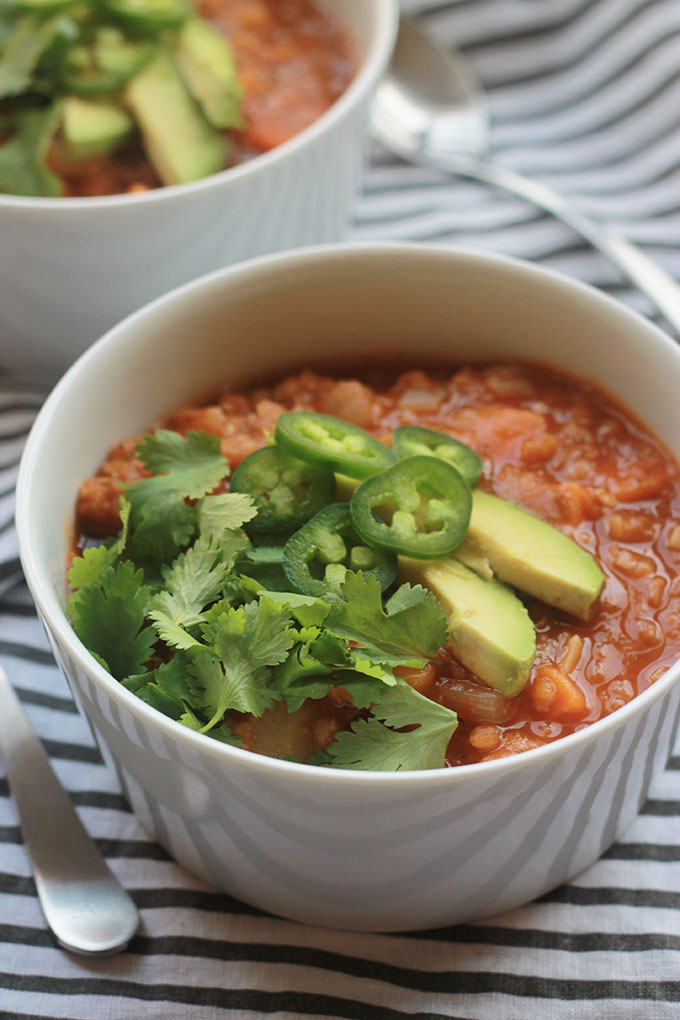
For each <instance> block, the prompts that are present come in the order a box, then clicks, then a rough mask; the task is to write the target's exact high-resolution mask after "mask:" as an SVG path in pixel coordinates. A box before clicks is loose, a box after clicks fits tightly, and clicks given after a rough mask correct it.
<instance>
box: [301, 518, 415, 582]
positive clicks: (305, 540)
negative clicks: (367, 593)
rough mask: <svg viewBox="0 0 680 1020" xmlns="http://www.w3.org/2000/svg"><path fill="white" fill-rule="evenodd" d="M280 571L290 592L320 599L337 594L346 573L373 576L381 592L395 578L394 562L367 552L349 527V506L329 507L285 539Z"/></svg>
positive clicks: (392, 558) (389, 556) (387, 556)
mask: <svg viewBox="0 0 680 1020" xmlns="http://www.w3.org/2000/svg"><path fill="white" fill-rule="evenodd" d="M283 570H284V573H285V575H286V577H287V578H288V582H289V584H290V585H291V587H292V589H293V591H296V592H299V593H300V594H301V595H312V596H314V597H316V598H324V597H326V596H327V595H328V594H329V593H331V594H334V595H339V594H340V586H341V584H342V582H343V581H344V579H345V576H346V574H347V571H348V570H362V571H363V572H364V573H369V574H374V575H375V576H376V577H377V579H378V581H379V583H380V588H381V590H382V591H385V590H386V589H387V588H389V586H390V585H391V584H392V583H393V582H394V579H395V577H396V574H397V558H396V556H394V555H392V554H391V553H386V552H382V551H380V550H377V549H370V548H367V546H365V545H364V544H363V542H362V541H361V539H360V538H359V536H358V535H357V533H356V531H355V530H354V527H353V526H352V516H351V513H350V509H349V503H332V504H331V505H330V506H327V507H325V508H324V509H323V510H320V511H319V513H318V514H316V515H315V516H314V517H312V519H311V521H308V522H307V524H305V525H303V527H301V528H300V530H299V531H296V532H295V534H294V535H292V536H291V537H290V538H289V539H288V541H287V542H286V545H285V547H284V550H283Z"/></svg>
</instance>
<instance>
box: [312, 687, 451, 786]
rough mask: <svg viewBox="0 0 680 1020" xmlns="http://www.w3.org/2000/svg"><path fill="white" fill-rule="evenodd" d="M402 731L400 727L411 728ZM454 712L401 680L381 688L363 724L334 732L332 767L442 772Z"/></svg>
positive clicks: (330, 748) (359, 722)
mask: <svg viewBox="0 0 680 1020" xmlns="http://www.w3.org/2000/svg"><path fill="white" fill-rule="evenodd" d="M414 724H415V725H416V727H417V728H416V729H410V728H409V729H408V730H406V731H404V729H403V728H404V727H412V726H413V725H414ZM457 725H458V717H457V716H456V713H455V712H452V711H451V710H450V709H448V708H444V706H443V705H439V704H437V703H436V702H435V701H430V699H429V698H426V697H424V696H423V695H422V694H418V692H417V691H415V690H413V688H412V687H409V685H408V684H407V683H405V682H404V681H403V680H401V681H399V682H398V683H397V684H396V686H394V687H388V688H384V694H383V696H382V698H381V700H380V703H379V704H378V705H376V706H374V707H373V714H372V716H371V717H370V718H369V719H359V720H357V721H356V722H354V723H353V724H352V728H351V730H347V731H345V732H342V733H338V735H337V736H336V738H335V740H333V741H332V742H331V743H330V744H329V745H328V747H327V749H326V750H327V752H328V754H329V755H330V757H331V759H332V764H333V765H334V766H335V767H336V768H344V769H366V770H370V771H381V772H385V771H389V772H397V771H403V770H407V769H408V770H419V769H437V768H443V767H444V756H445V754H446V748H447V746H448V743H449V740H450V739H451V737H452V735H453V733H454V732H455V729H456V727H457Z"/></svg>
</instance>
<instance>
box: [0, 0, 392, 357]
mask: <svg viewBox="0 0 680 1020" xmlns="http://www.w3.org/2000/svg"><path fill="white" fill-rule="evenodd" d="M323 6H325V7H327V8H328V9H330V10H331V11H335V12H337V15H338V17H339V18H341V20H342V22H343V24H345V25H347V27H348V30H349V31H350V34H351V35H352V37H353V39H354V40H355V43H356V49H357V51H358V52H357V55H358V59H359V71H358V73H357V76H356V78H355V81H354V82H353V83H352V85H351V86H350V88H349V89H348V91H347V93H346V94H345V95H344V96H343V97H341V99H340V100H338V102H337V103H336V104H335V105H334V107H333V108H332V109H331V110H330V111H329V112H328V113H327V114H325V115H324V116H323V117H321V118H320V119H319V121H317V122H316V124H314V125H312V126H311V127H310V128H308V129H307V130H306V131H304V132H302V133H301V135H299V136H298V137H297V138H294V139H292V140H291V142H288V143H287V144H285V145H283V146H281V147H280V148H279V149H277V150H274V151H273V152H271V153H268V154H267V155H265V156H261V157H259V158H257V159H255V160H251V161H250V162H248V163H245V164H243V165H242V166H239V167H236V168H234V169H232V170H228V171H225V172H224V173H221V174H217V175H215V176H214V177H212V178H208V179H206V180H204V181H199V182H196V183H195V184H191V185H184V186H181V187H173V188H163V189H159V190H158V191H153V192H149V193H147V194H144V195H121V196H112V197H109V198H104V199H96V198H86V199H25V198H16V197H13V196H9V195H0V319H1V321H2V324H3V336H2V354H1V358H0V360H1V361H2V366H3V368H13V369H20V370H28V371H37V370H39V371H40V372H42V373H52V374H55V375H56V374H60V373H61V372H63V371H64V370H65V369H66V368H67V367H68V366H69V365H70V364H72V362H73V361H74V360H75V358H76V357H77V356H78V355H79V354H80V353H81V352H82V351H83V350H85V348H86V347H87V346H89V345H90V344H91V343H92V342H93V341H94V340H95V339H96V338H97V337H99V336H100V335H101V334H102V333H103V332H104V331H105V330H107V329H109V328H110V327H111V326H112V325H113V324H114V323H115V322H117V321H119V320H120V319H121V318H122V317H123V316H125V315H127V314H128V313H129V312H131V311H133V310H134V309H136V308H139V307H140V306H141V305H143V304H145V303H146V302H148V301H150V300H152V299H153V298H155V297H158V296H159V295H160V294H163V293H165V292H166V291H168V290H170V289H171V288H173V287H176V286H178V285H179V284H182V283H185V282H186V281H187V280H191V279H194V278H195V277H198V276H201V275H203V274H204V273H208V272H210V271H212V270H215V269H219V268H221V267H222V266H228V265H231V264H233V263H235V262H238V261H242V260H243V259H248V258H251V257H253V256H256V255H262V254H265V253H267V252H275V251H282V250H284V249H287V248H295V247H301V246H305V245H312V244H322V243H325V242H332V241H338V240H341V239H342V238H343V237H344V234H345V231H346V227H347V223H348V218H349V214H350V211H351V207H352V202H353V199H354V196H355V193H356V189H357V185H358V181H359V174H360V169H361V163H362V149H363V144H364V137H365V127H366V123H367V119H368V112H369V107H370V101H371V99H372V96H373V92H374V89H375V85H376V84H377V81H378V79H379V76H380V74H381V73H382V71H383V69H384V67H385V66H386V63H387V60H388V58H389V54H390V51H391V47H392V43H393V39H394V35H395V32H396V19H397V8H396V0H326V2H325V4H324V5H323Z"/></svg>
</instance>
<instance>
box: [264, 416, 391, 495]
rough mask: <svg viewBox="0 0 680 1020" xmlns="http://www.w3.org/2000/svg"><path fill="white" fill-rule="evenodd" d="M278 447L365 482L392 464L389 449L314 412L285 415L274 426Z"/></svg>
mask: <svg viewBox="0 0 680 1020" xmlns="http://www.w3.org/2000/svg"><path fill="white" fill-rule="evenodd" d="M274 438H275V439H276V442H277V444H278V445H279V446H280V447H281V448H282V449H284V450H286V451H287V452H288V453H291V454H292V455H293V456H294V457H300V458H301V459H302V460H306V461H309V463H310V464H323V465H325V466H326V467H327V468H329V469H330V470H331V471H337V472H339V473H340V474H343V475H349V477H350V478H368V477H369V476H370V475H373V474H375V472H376V471H382V470H383V469H384V468H386V467H389V466H390V464H394V460H395V458H394V454H393V453H392V451H391V450H390V448H389V447H388V446H385V444H384V443H381V442H380V440H379V439H376V438H375V436H372V435H371V434H370V433H369V432H366V431H365V429H361V428H359V426H358V425H352V423H351V422H348V421H342V419H340V418H333V417H332V416H331V415H329V414H317V413H316V412H314V411H288V412H287V413H286V414H282V415H281V417H280V418H279V420H278V422H277V424H276V433H275V437H274Z"/></svg>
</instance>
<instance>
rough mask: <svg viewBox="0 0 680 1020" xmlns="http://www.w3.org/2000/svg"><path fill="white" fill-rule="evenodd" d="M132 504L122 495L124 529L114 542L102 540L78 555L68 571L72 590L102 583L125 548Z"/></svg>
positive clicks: (121, 509) (121, 513) (121, 514)
mask: <svg viewBox="0 0 680 1020" xmlns="http://www.w3.org/2000/svg"><path fill="white" fill-rule="evenodd" d="M129 517H130V504H129V503H128V501H127V500H126V499H125V497H124V496H121V497H120V519H121V522H122V525H123V527H122V530H121V532H120V535H119V536H118V538H117V539H115V541H113V542H102V544H101V545H96V546H92V548H90V549H85V551H84V552H83V553H82V555H81V556H76V557H75V558H74V560H73V563H72V564H71V569H70V570H69V572H68V583H69V587H70V589H71V591H72V592H75V591H76V590H77V589H78V588H87V587H88V586H89V585H93V584H101V580H102V577H103V576H104V574H105V573H106V571H107V569H108V568H109V567H112V566H113V564H114V563H115V562H116V560H117V559H118V557H119V556H120V555H121V554H122V552H123V550H124V549H125V543H126V541H127V529H128V520H129Z"/></svg>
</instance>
